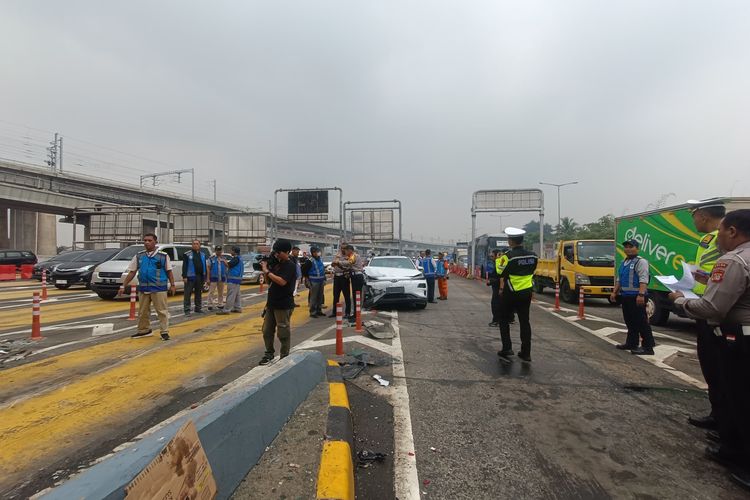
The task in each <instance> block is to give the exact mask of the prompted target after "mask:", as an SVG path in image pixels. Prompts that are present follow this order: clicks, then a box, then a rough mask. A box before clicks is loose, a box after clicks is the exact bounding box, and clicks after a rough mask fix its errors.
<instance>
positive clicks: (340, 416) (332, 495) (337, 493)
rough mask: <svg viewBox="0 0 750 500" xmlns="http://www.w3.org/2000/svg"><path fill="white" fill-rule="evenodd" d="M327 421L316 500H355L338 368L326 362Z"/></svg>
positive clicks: (347, 414) (347, 413)
mask: <svg viewBox="0 0 750 500" xmlns="http://www.w3.org/2000/svg"><path fill="white" fill-rule="evenodd" d="M326 378H327V379H328V421H327V423H326V439H325V441H324V442H323V451H322V453H321V455H320V469H319V470H318V492H317V498H318V499H319V500H334V499H335V500H354V428H353V426H352V414H351V410H350V409H349V396H348V395H347V393H346V386H345V385H344V379H343V377H342V376H341V367H340V366H339V364H338V363H337V362H336V361H331V360H328V366H326Z"/></svg>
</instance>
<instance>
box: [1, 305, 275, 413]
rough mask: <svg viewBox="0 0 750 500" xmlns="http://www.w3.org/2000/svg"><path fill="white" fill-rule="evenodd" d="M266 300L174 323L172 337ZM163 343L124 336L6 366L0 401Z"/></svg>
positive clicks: (237, 317) (255, 308)
mask: <svg viewBox="0 0 750 500" xmlns="http://www.w3.org/2000/svg"><path fill="white" fill-rule="evenodd" d="M264 304H265V303H259V304H254V305H252V306H246V307H245V311H244V312H243V313H242V314H233V315H231V316H216V315H206V316H201V317H197V318H196V319H191V320H188V321H184V322H182V323H180V324H178V325H171V326H170V328H169V334H170V336H171V337H176V338H179V337H181V336H184V335H188V334H190V333H193V332H195V331H197V330H200V329H202V328H206V327H210V326H214V325H220V326H223V325H230V324H234V323H237V322H238V321H247V320H248V319H251V318H254V317H257V316H258V315H259V314H260V311H261V310H263V306H264ZM160 343H161V340H160V339H159V337H158V336H156V335H155V336H154V337H146V338H142V339H131V338H130V337H125V338H121V339H117V340H113V341H111V342H106V343H103V344H97V345H93V346H90V347H87V348H85V349H78V350H76V351H71V352H68V353H65V354H60V355H58V356H54V357H51V358H48V359H41V360H39V361H34V362H32V363H26V364H23V365H19V366H16V367H14V368H9V369H7V370H3V372H2V374H3V376H2V378H0V401H5V400H7V399H10V398H11V397H13V396H14V395H18V394H23V393H25V392H27V391H32V390H34V389H36V390H38V391H39V390H43V389H44V387H45V385H46V386H54V384H55V383H56V382H58V381H61V380H65V379H66V378H69V377H70V376H71V375H73V374H78V373H90V372H91V371H93V370H96V369H99V368H106V367H110V366H112V365H113V364H114V363H118V362H122V361H127V358H129V357H132V356H136V355H139V354H142V353H144V352H147V351H149V350H151V349H153V348H154V347H155V344H156V345H159V344H160Z"/></svg>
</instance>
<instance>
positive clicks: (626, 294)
mask: <svg viewBox="0 0 750 500" xmlns="http://www.w3.org/2000/svg"><path fill="white" fill-rule="evenodd" d="M639 246H640V243H638V240H634V239H631V240H626V241H623V242H622V248H623V251H624V252H625V260H624V261H623V262H622V264H620V268H619V269H618V270H617V273H616V274H615V289H614V290H613V291H612V295H611V296H610V300H611V301H612V302H615V301H616V300H617V298H618V296H619V298H620V303H621V304H622V317H623V319H624V320H625V325H626V326H627V327H628V336H627V338H626V339H625V343H624V344H618V345H617V346H616V347H617V348H618V349H623V350H630V352H631V353H632V354H637V355H653V354H654V345H655V343H654V335H653V333H652V332H651V325H650V324H649V322H648V316H647V315H646V291H647V290H648V282H649V278H650V277H649V272H648V261H647V260H646V259H644V258H643V257H641V256H639V255H638V247H639ZM639 337H640V341H641V345H640V346H639V345H638V339H639Z"/></svg>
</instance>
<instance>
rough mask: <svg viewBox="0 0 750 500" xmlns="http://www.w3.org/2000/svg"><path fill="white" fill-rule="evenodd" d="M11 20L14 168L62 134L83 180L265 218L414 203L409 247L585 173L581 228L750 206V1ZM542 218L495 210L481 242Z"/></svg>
mask: <svg viewBox="0 0 750 500" xmlns="http://www.w3.org/2000/svg"><path fill="white" fill-rule="evenodd" d="M2 10H3V12H2V15H1V16H0V64H1V65H2V77H1V78H0V120H3V121H4V122H3V123H2V124H0V125H4V126H0V156H4V157H7V156H10V155H12V153H13V149H12V146H13V144H14V142H13V141H14V140H16V141H17V140H19V137H21V136H23V135H24V134H26V137H27V140H31V139H29V138H33V139H34V140H39V137H46V132H44V131H59V132H60V133H62V134H63V135H64V136H65V137H66V141H69V142H66V153H67V152H69V153H70V154H71V155H75V154H78V155H79V156H78V158H79V161H78V162H77V163H79V165H77V164H76V160H75V158H76V157H75V156H71V157H70V160H69V162H68V164H69V167H70V168H71V169H75V168H79V169H81V170H84V169H88V170H86V171H88V172H92V170H91V169H92V168H94V167H92V165H93V164H94V163H95V160H96V159H102V160H107V159H109V161H111V162H115V161H116V162H117V164H118V165H119V167H117V166H113V165H110V166H108V167H102V168H106V171H101V172H99V173H101V175H103V176H112V177H114V178H118V179H122V180H131V181H134V182H137V181H138V176H139V175H140V174H141V173H144V172H147V171H150V172H153V171H157V170H159V169H160V168H162V169H167V167H175V168H195V169H196V172H197V182H198V186H199V189H200V190H201V192H202V193H204V192H205V193H207V192H208V191H209V189H208V185H207V181H208V180H210V179H213V178H216V179H218V194H219V197H220V198H221V199H224V200H225V201H230V202H234V203H239V204H242V205H254V206H262V205H264V204H265V205H267V203H268V201H267V200H269V199H270V198H272V197H273V191H274V189H276V188H279V187H313V186H331V185H336V186H341V187H342V188H343V189H344V198H345V199H346V200H363V199H390V198H399V199H401V200H402V201H403V203H404V224H405V231H406V233H407V236H408V235H409V233H413V235H414V236H415V237H416V236H417V235H420V236H421V237H439V238H440V239H463V238H464V237H465V235H466V234H468V232H469V230H470V217H469V209H470V200H471V193H472V192H473V191H475V190H478V189H492V188H500V189H506V188H529V187H531V188H535V187H539V186H538V183H539V181H546V182H566V181H576V180H577V181H579V184H578V185H576V186H571V187H567V188H564V189H563V200H562V201H563V216H566V215H567V216H571V217H573V218H574V219H575V220H577V221H579V222H582V223H583V222H589V221H591V220H594V219H596V218H598V217H599V216H600V215H602V214H605V213H608V212H611V213H614V214H615V215H620V214H623V213H627V212H633V211H640V210H642V209H644V208H645V207H646V205H648V204H649V203H654V202H656V201H657V200H658V199H659V198H660V197H661V196H662V195H667V194H669V193H674V196H670V197H669V199H668V202H669V203H674V202H681V201H683V200H685V199H687V198H702V197H709V196H715V195H729V194H730V193H731V194H734V195H735V196H736V195H746V196H750V179H749V178H748V171H750V169H749V168H748V166H749V163H750V91H748V89H750V56H749V54H750V50H748V49H749V48H750V2H748V1H745V0H741V1H734V2H733V1H716V0H712V1H705V0H701V1H686V0H678V1H657V0H648V1H621V2H614V1H601V0H591V1H573V0H565V1H552V0H550V1H546V2H535V1H523V2H518V1H514V2H503V1H498V0H492V1H487V2H479V1H462V2H459V1H453V2H441V1H435V0H431V1H420V2H417V1H402V0H399V1H372V0H370V1H358V0H340V1H320V0H318V1H284V0H273V1H270V0H269V1H265V2H257V1H223V2H222V1H211V2H188V1H128V2H101V1H88V2H84V1H74V0H67V1H65V2H52V1H44V2H43V1H34V0H18V1H8V0H6V1H5V2H3V9H2ZM14 124H23V125H27V126H29V127H31V128H29V129H26V130H25V131H24V130H23V129H22V128H20V127H19V126H18V125H14ZM84 141H86V142H84ZM3 143H4V144H6V149H3ZM95 145H97V146H104V147H108V148H112V149H114V150H117V151H122V152H127V153H132V154H134V155H138V156H139V157H141V158H144V159H151V160H156V161H158V162H162V164H163V165H158V164H154V163H149V162H146V161H145V160H144V161H141V160H139V159H136V158H131V160H132V162H129V160H128V157H126V156H124V155H122V154H119V153H117V154H115V153H114V152H112V155H111V157H110V156H109V153H108V152H107V150H104V149H101V148H98V147H97V146H95ZM17 152H18V151H17V149H16V153H17ZM27 154H28V153H27ZM84 158H88V160H84ZM126 163H127V164H129V165H132V166H133V168H134V170H133V171H132V172H130V171H128V170H126V169H124V168H122V165H124V164H126ZM545 194H546V206H547V217H548V221H550V222H552V223H555V222H556V219H557V206H556V193H555V191H554V190H553V189H546V190H545ZM531 217H532V215H531V214H528V215H515V216H508V217H504V218H503V219H502V220H501V219H500V218H498V217H492V216H488V215H484V216H480V219H479V229H480V231H481V232H499V230H500V225H501V223H502V224H503V225H507V224H522V223H523V222H525V221H527V220H529V219H530V218H531Z"/></svg>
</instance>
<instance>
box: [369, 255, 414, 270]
mask: <svg viewBox="0 0 750 500" xmlns="http://www.w3.org/2000/svg"><path fill="white" fill-rule="evenodd" d="M370 267H392V268H396V269H411V270H413V271H416V268H415V267H414V263H413V262H412V261H411V260H410V259H408V258H406V257H382V258H381V257H375V258H374V259H372V260H371V261H370Z"/></svg>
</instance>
